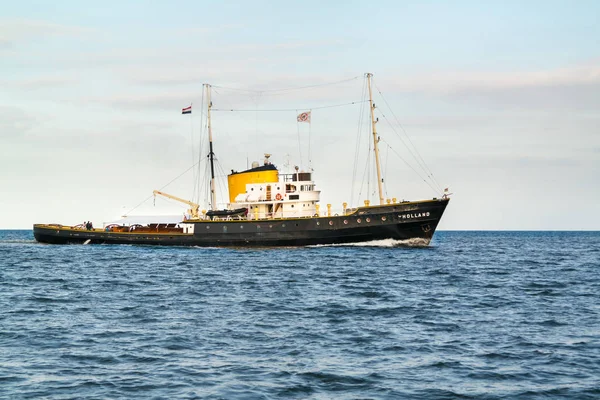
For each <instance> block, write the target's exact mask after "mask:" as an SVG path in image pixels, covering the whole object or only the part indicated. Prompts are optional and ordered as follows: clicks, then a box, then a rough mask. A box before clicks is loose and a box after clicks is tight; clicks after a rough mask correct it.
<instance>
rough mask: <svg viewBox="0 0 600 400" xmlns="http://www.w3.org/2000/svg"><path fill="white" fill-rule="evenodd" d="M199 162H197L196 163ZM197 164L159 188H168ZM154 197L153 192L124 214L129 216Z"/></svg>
mask: <svg viewBox="0 0 600 400" xmlns="http://www.w3.org/2000/svg"><path fill="white" fill-rule="evenodd" d="M196 164H197V163H196ZM196 164H194V165H192V166H191V167H189V168H188V169H186V170H185V171H183V172H182V173H181V174H179V175H177V176H176V177H175V178H173V179H172V180H171V181H170V182H169V183H167V184H166V185H163V186H162V187H161V188H160V189H158V190H163V189H164V188H166V187H167V186H169V185H170V184H171V183H173V182H175V181H176V180H177V179H179V178H181V177H182V176H183V175H185V174H186V173H187V172H188V171H189V170H190V169H192V168H194V167H195V166H196ZM153 197H154V194H152V195H151V196H148V197H147V198H146V199H144V200H143V201H142V202H141V203H140V204H138V205H137V206H135V207H133V208H132V209H131V210H129V211H127V212H126V213H125V214H124V215H125V216H127V215H128V214H129V213H130V212H132V211H133V210H135V209H136V208H138V207H139V206H141V205H142V204H144V203H145V202H147V201H148V200H150V199H151V198H153Z"/></svg>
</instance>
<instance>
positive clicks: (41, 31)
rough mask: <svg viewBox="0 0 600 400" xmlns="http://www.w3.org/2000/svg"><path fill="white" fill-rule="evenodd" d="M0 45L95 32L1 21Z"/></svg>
mask: <svg viewBox="0 0 600 400" xmlns="http://www.w3.org/2000/svg"><path fill="white" fill-rule="evenodd" d="M0 32H2V33H1V34H0V43H3V44H4V45H5V46H6V45H7V44H14V43H17V42H22V41H27V40H31V39H34V38H36V37H41V36H43V37H46V36H79V35H81V34H85V33H91V32H94V30H93V29H91V28H86V27H81V26H74V25H61V24H55V23H52V22H48V21H42V20H33V19H0Z"/></svg>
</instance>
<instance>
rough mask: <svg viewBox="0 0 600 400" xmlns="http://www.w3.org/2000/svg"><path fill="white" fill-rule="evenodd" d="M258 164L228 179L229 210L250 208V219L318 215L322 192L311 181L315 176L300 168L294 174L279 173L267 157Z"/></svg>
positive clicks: (234, 173)
mask: <svg viewBox="0 0 600 400" xmlns="http://www.w3.org/2000/svg"><path fill="white" fill-rule="evenodd" d="M257 164H258V163H253V165H252V167H253V168H250V169H248V170H246V171H242V172H235V171H232V173H231V174H230V175H229V176H228V186H229V199H230V202H231V203H230V205H229V208H230V209H238V208H242V207H244V208H247V209H248V218H251V219H264V218H299V217H311V216H314V215H315V214H317V211H318V204H317V203H318V202H319V200H320V191H319V190H317V189H316V185H315V183H314V182H313V181H312V173H310V172H301V171H299V170H298V169H297V170H296V172H295V173H292V174H280V173H279V171H278V170H277V168H276V167H275V166H274V165H273V164H271V163H269V162H268V158H267V159H266V160H265V164H264V165H262V166H258V165H257ZM242 188H243V190H242Z"/></svg>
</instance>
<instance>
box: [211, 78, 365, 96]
mask: <svg viewBox="0 0 600 400" xmlns="http://www.w3.org/2000/svg"><path fill="white" fill-rule="evenodd" d="M358 78H360V76H355V77H352V78H348V79H343V80H341V81H335V82H327V83H320V84H314V85H306V86H297V87H290V88H284V89H268V90H253V89H240V88H232V87H226V86H213V87H216V88H220V89H227V90H233V91H237V92H247V93H261V94H264V93H277V92H289V91H294V90H302V89H310V88H315V87H322V86H329V85H338V84H340V83H344V82H350V81H353V80H356V79H358Z"/></svg>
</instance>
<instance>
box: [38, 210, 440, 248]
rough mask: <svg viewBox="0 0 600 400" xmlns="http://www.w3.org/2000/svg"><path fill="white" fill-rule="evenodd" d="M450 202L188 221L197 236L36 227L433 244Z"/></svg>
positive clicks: (150, 237) (239, 242) (181, 239)
mask: <svg viewBox="0 0 600 400" xmlns="http://www.w3.org/2000/svg"><path fill="white" fill-rule="evenodd" d="M447 204H448V199H442V200H428V201H420V202H410V203H400V204H390V205H384V206H373V207H360V208H358V209H357V210H356V211H355V212H354V213H352V214H351V215H341V216H331V217H315V218H298V219H275V220H256V221H255V220H230V221H227V220H219V221H204V220H202V221H186V223H187V224H193V225H194V233H193V234H192V233H136V232H104V231H100V230H93V231H87V230H81V229H74V228H71V227H61V226H59V225H34V227H33V234H34V237H35V239H36V240H37V241H38V242H41V243H50V244H82V243H89V244H138V245H171V246H202V247H251V246H253V247H275V246H310V245H328V244H345V243H358V242H368V241H373V240H384V239H394V240H408V239H423V240H424V241H425V242H426V243H428V242H429V240H431V238H432V237H433V234H434V232H435V229H436V228H437V225H438V223H439V221H440V219H441V218H442V215H443V213H444V210H445V208H446V206H447Z"/></svg>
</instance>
